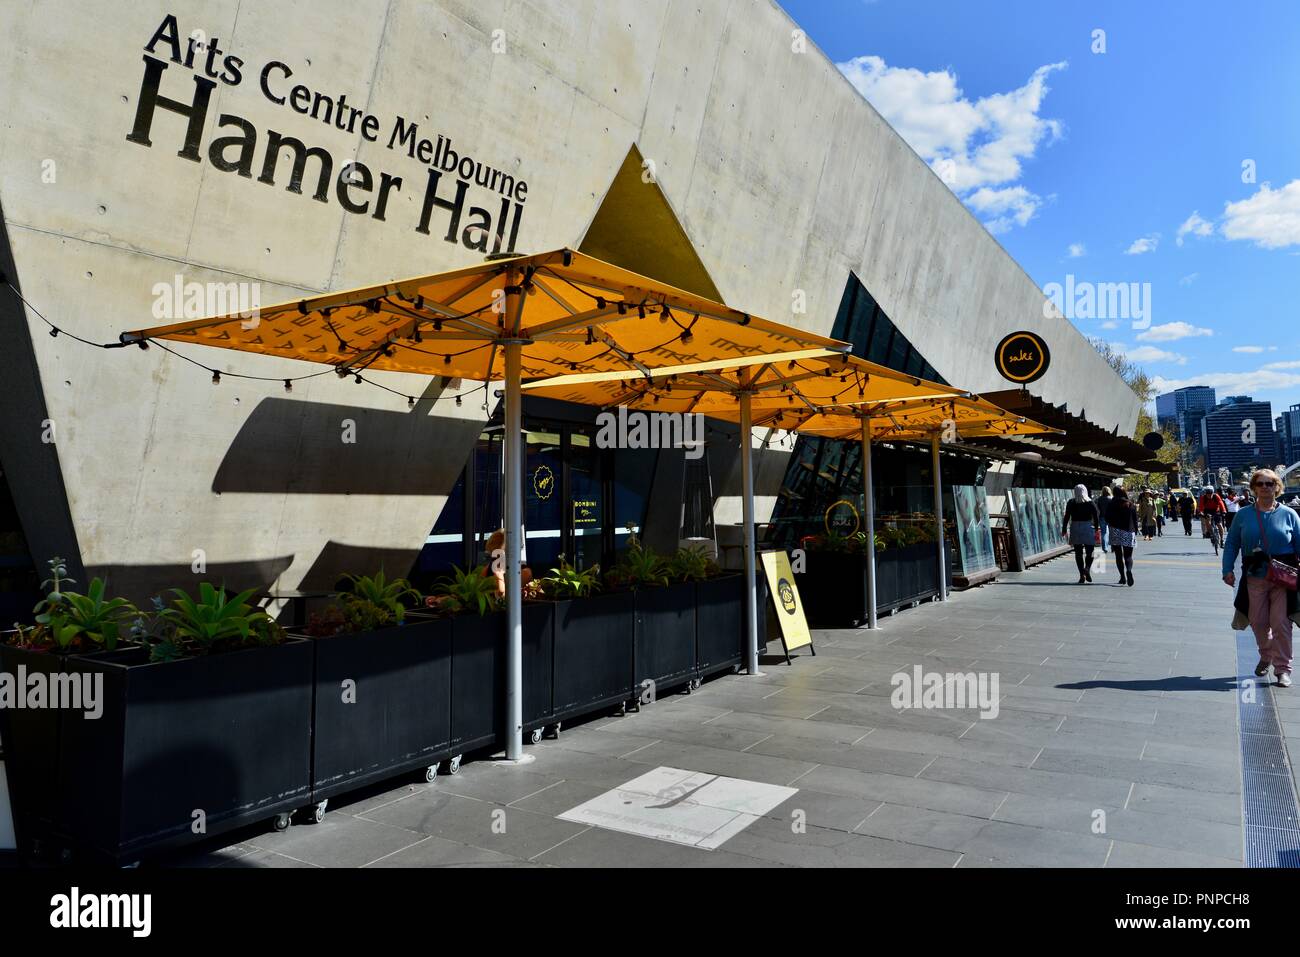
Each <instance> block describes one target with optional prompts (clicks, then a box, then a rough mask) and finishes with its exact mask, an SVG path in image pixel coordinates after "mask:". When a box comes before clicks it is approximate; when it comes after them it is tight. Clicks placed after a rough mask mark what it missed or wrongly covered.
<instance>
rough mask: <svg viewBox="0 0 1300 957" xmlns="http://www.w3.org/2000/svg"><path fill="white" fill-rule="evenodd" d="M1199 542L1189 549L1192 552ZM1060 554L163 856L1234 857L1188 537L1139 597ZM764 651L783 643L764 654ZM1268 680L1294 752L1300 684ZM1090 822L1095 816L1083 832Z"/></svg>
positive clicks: (1224, 689) (557, 859) (1231, 810)
mask: <svg viewBox="0 0 1300 957" xmlns="http://www.w3.org/2000/svg"><path fill="white" fill-rule="evenodd" d="M1196 544H1197V545H1199V544H1200V542H1199V540H1196ZM1112 574H1114V572H1113V570H1112V571H1108V572H1106V573H1104V574H1099V575H1097V576H1096V577H1097V583H1095V584H1093V585H1085V586H1079V585H1077V584H1075V583H1074V582H1075V571H1074V566H1073V562H1072V561H1071V560H1070V558H1068V557H1066V558H1060V559H1055V560H1053V561H1051V562H1049V563H1047V564H1045V565H1042V566H1039V567H1037V568H1034V569H1031V570H1030V571H1028V572H1025V573H1021V574H1009V575H1004V576H1003V577H1002V579H1001V580H999V581H998V582H995V583H992V584H988V585H985V586H982V587H979V588H976V589H973V590H970V591H967V592H962V593H956V594H954V595H953V596H952V598H951V600H950V601H949V602H947V603H937V602H935V603H927V604H924V605H922V606H919V607H917V608H914V609H909V610H906V611H903V612H900V613H897V614H894V615H889V616H885V617H883V618H882V619H881V627H880V629H879V630H878V631H876V632H870V631H867V630H865V629H862V630H819V631H817V632H815V633H814V640H815V641H816V642H817V651H818V654H817V655H816V657H812V656H801V657H799V658H797V659H796V660H795V662H794V664H793V665H786V664H785V662H784V659H783V658H779V657H776V656H770V657H767V658H766V659H765V660H764V663H763V668H764V669H765V673H764V674H763V675H762V676H759V677H753V678H751V677H748V676H744V675H738V676H731V675H727V676H724V677H720V678H717V679H714V680H712V681H709V682H707V683H706V684H705V685H704V687H703V688H701V689H700V690H699V691H697V692H696V693H694V694H684V693H682V694H673V695H669V696H666V697H663V698H660V699H659V700H658V701H656V702H654V703H653V704H651V705H648V706H646V707H643V708H642V709H641V711H640V712H637V713H631V714H628V715H626V716H620V717H615V716H612V715H605V716H600V717H596V718H594V719H592V720H589V721H586V722H584V723H581V724H578V725H576V726H573V727H566V729H565V730H564V732H563V733H562V735H561V737H560V738H559V739H558V740H547V741H543V742H542V743H541V744H539V745H537V746H535V747H533V748H531V749H530V753H531V754H532V755H533V756H534V757H535V760H534V761H533V762H532V763H529V764H526V765H523V766H518V767H512V766H509V765H505V764H503V763H501V762H498V761H493V760H491V759H484V758H483V757H482V756H478V759H477V760H467V761H466V763H465V764H464V765H463V767H462V769H461V772H460V773H459V774H458V775H455V776H453V777H446V776H444V777H439V778H438V780H437V781H436V782H434V783H432V784H426V783H424V782H419V783H412V781H411V780H410V779H407V780H403V781H399V782H392V783H391V784H390V785H389V786H379V787H377V788H375V789H372V791H371V792H370V793H366V794H362V795H355V796H350V797H345V798H341V799H339V800H338V801H336V802H331V810H330V811H329V812H328V813H327V814H326V817H325V821H324V822H323V823H322V824H320V825H314V826H312V825H295V826H294V827H292V828H291V829H290V830H289V831H287V832H284V833H282V834H267V833H256V834H249V833H241V834H237V835H232V836H230V837H229V838H227V839H225V840H222V841H217V842H215V844H214V845H213V846H209V847H206V848H203V849H201V850H200V851H199V852H197V853H194V854H191V855H188V856H185V857H181V858H178V859H177V860H176V861H175V863H180V864H187V865H190V866H215V867H280V866H292V867H329V866H368V867H445V866H521V867H537V866H560V867H592V866H595V867H784V866H803V867H839V866H845V867H864V866H865V867H897V866H904V867H954V866H957V867H1006V866H1011V867H1038V866H1067V867H1103V866H1104V867H1202V868H1203V867H1236V866H1241V862H1242V797H1241V766H1240V743H1239V738H1238V728H1237V716H1236V699H1235V687H1236V685H1235V682H1236V651H1235V643H1234V637H1235V636H1234V633H1233V632H1231V631H1230V630H1229V628H1228V627H1227V622H1228V619H1229V617H1230V610H1229V601H1230V598H1231V594H1230V592H1229V590H1228V589H1227V588H1225V587H1223V586H1222V585H1221V584H1220V583H1219V580H1218V574H1217V571H1216V569H1215V565H1214V563H1213V557H1212V555H1211V554H1210V552H1209V550H1208V546H1207V548H1205V549H1200V548H1195V547H1194V545H1193V544H1192V543H1191V542H1185V541H1181V540H1179V541H1174V542H1166V541H1159V540H1158V541H1157V542H1155V543H1151V544H1145V543H1143V544H1141V545H1140V546H1139V549H1138V555H1137V566H1136V569H1135V576H1136V579H1137V582H1138V584H1137V585H1136V586H1135V587H1133V588H1127V587H1119V586H1115V585H1111V584H1107V582H1109V580H1110V576H1111V575H1112ZM773 647H775V646H773ZM917 665H919V666H921V668H922V669H923V671H925V672H939V673H943V674H949V673H965V672H977V673H978V672H988V673H996V674H997V675H998V681H999V687H998V701H997V704H998V714H997V716H996V717H993V718H982V717H981V716H980V711H979V709H978V708H976V707H965V708H962V709H950V710H944V709H935V710H925V709H910V710H909V709H899V708H896V707H895V706H894V703H893V697H894V693H895V682H894V676H895V675H896V674H900V673H901V674H907V675H911V674H912V669H913V668H914V667H915V666H917ZM1292 694H1293V693H1290V692H1285V691H1281V690H1278V691H1277V692H1276V694H1275V695H1274V697H1275V698H1276V699H1277V709H1278V714H1279V717H1280V720H1281V723H1282V727H1283V732H1284V734H1286V735H1287V736H1288V738H1294V739H1296V740H1297V741H1300V690H1297V691H1296V692H1294V696H1292ZM661 766H666V767H673V768H682V769H685V770H690V771H699V772H706V773H709V774H718V775H723V776H726V777H733V778H739V779H742V780H749V781H755V782H761V783H765V784H775V785H781V786H787V787H792V788H796V789H798V790H797V792H796V793H795V794H794V795H793V796H791V797H790V798H789V799H788V800H786V801H784V802H783V803H782V804H780V805H779V806H777V807H775V808H773V809H771V810H770V811H768V812H767V813H765V814H763V815H762V816H761V817H759V818H758V819H756V820H755V821H754V822H753V823H751V824H750V825H749V826H748V827H747V828H746V829H745V830H743V831H741V832H740V833H738V834H736V835H735V836H733V837H731V838H730V839H728V840H727V841H726V842H725V843H724V844H723V845H722V847H720V848H718V849H716V850H712V851H709V850H702V849H699V848H693V847H686V846H681V845H674V844H670V843H667V842H664V841H658V840H653V839H649V838H644V837H639V836H636V835H631V834H622V833H616V832H613V831H610V830H607V829H604V828H600V827H590V826H587V825H585V824H582V823H577V822H570V821H566V820H561V819H559V818H558V815H560V814H563V813H565V812H567V811H570V810H571V809H573V808H575V807H578V806H579V805H582V804H585V803H586V802H588V801H590V800H592V799H593V798H596V797H598V796H600V795H601V794H604V793H605V792H607V791H609V790H610V789H612V788H614V787H616V786H617V785H620V784H622V783H625V782H627V781H630V780H632V779H634V778H637V777H639V776H641V775H642V774H644V773H646V771H647V769H648V768H654V767H661ZM1099 820H1104V828H1102V829H1100V830H1099V828H1098V821H1099Z"/></svg>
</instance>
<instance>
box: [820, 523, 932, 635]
mask: <svg viewBox="0 0 1300 957" xmlns="http://www.w3.org/2000/svg"><path fill="white" fill-rule="evenodd" d="M951 571H952V569H951V566H949V569H948V573H949V581H950V582H951V580H952V578H951ZM795 578H796V581H797V583H798V585H799V595H800V597H802V598H803V604H804V614H805V617H806V618H807V619H808V625H809V627H812V628H855V627H858V626H859V625H861V624H863V623H864V622H866V621H867V617H868V606H867V601H868V598H867V560H866V556H865V555H854V554H849V553H846V552H815V551H810V552H808V553H807V571H805V572H803V573H802V574H799V575H796V576H795ZM938 593H939V558H938V550H937V548H936V546H935V545H934V543H932V542H920V543H918V544H915V545H904V546H902V547H901V548H887V549H885V550H884V551H878V552H876V611H877V612H878V613H879V612H886V611H892V610H893V609H895V608H899V607H901V606H902V605H908V604H911V603H912V602H916V601H921V600H923V599H925V598H929V597H930V596H932V595H937V594H938Z"/></svg>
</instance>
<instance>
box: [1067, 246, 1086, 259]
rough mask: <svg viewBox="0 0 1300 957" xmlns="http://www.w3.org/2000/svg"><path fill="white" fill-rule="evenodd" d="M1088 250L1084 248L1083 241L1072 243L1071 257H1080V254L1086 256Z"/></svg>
mask: <svg viewBox="0 0 1300 957" xmlns="http://www.w3.org/2000/svg"><path fill="white" fill-rule="evenodd" d="M1087 254H1088V250H1087V249H1085V248H1084V245H1083V243H1070V258H1071V259H1078V258H1079V257H1080V256H1086V255H1087Z"/></svg>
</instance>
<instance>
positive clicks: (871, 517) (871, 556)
mask: <svg viewBox="0 0 1300 957" xmlns="http://www.w3.org/2000/svg"><path fill="white" fill-rule="evenodd" d="M861 421H862V496H863V507H862V511H863V513H864V514H865V515H866V517H867V627H868V628H875V627H876V499H875V488H874V487H873V485H872V481H871V419H870V418H868V417H867V416H865V415H864V416H863V417H862V419H861Z"/></svg>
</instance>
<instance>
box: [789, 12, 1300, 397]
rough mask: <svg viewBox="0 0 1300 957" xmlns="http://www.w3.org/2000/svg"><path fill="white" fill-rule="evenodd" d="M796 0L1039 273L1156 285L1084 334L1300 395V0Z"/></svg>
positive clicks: (1170, 377) (1062, 280) (1174, 377)
mask: <svg viewBox="0 0 1300 957" xmlns="http://www.w3.org/2000/svg"><path fill="white" fill-rule="evenodd" d="M779 2H780V3H781V5H782V6H783V7H784V8H785V9H786V11H787V12H788V13H789V14H790V16H791V17H792V18H793V19H794V20H795V21H796V22H797V23H798V24H799V26H800V27H802V28H803V29H804V30H805V31H806V32H807V35H808V37H809V39H811V40H812V41H813V42H814V43H815V44H816V45H817V46H819V47H820V48H821V49H822V50H823V51H824V52H825V53H826V54H827V55H828V56H829V57H830V58H831V59H832V60H834V61H835V62H836V63H837V64H838V65H839V66H840V69H841V70H842V71H843V72H844V73H845V75H846V76H847V77H849V79H850V80H851V81H852V82H853V83H854V85H855V86H857V87H858V89H859V90H860V91H862V92H863V94H864V95H865V96H866V97H867V99H868V100H870V101H871V102H872V104H873V105H874V106H875V107H876V108H877V109H878V110H879V111H880V112H881V113H882V114H883V115H884V116H885V118H886V119H888V120H889V121H890V122H891V123H892V124H893V125H894V127H895V128H896V129H898V130H899V132H900V133H902V134H903V136H904V137H905V138H906V139H907V140H908V142H909V143H911V144H912V146H913V147H914V148H915V149H916V150H917V152H918V153H920V154H921V155H922V156H923V157H924V158H925V159H926V160H927V162H929V163H930V164H931V166H932V167H933V168H934V169H935V171H936V172H938V173H939V174H940V176H941V177H942V178H943V179H944V181H945V182H947V183H949V185H950V186H951V187H953V189H954V190H955V191H956V192H957V194H958V195H959V196H961V197H962V199H963V200H964V201H965V202H966V205H967V207H968V208H970V209H971V211H972V212H973V213H975V214H976V215H977V216H978V218H979V219H980V220H981V221H983V222H984V223H985V224H986V225H988V226H989V228H990V231H991V232H994V233H995V235H996V236H997V238H998V241H999V242H1001V243H1002V244H1003V245H1004V246H1005V247H1006V249H1007V250H1008V251H1009V252H1010V253H1011V255H1012V256H1014V257H1015V258H1016V259H1017V260H1018V261H1019V262H1020V263H1021V265H1022V266H1023V267H1024V268H1025V270H1026V272H1028V273H1029V275H1030V276H1031V277H1033V279H1034V281H1035V282H1037V283H1038V285H1039V286H1040V287H1044V288H1046V287H1048V285H1049V284H1051V283H1057V284H1060V285H1061V286H1062V287H1064V286H1065V284H1066V282H1067V276H1073V281H1074V284H1075V288H1076V290H1079V289H1083V290H1086V289H1087V287H1081V286H1079V284H1080V283H1091V284H1094V286H1095V285H1096V284H1101V283H1137V284H1140V285H1139V286H1137V287H1136V288H1137V290H1138V293H1139V296H1141V295H1142V293H1143V292H1144V291H1145V289H1146V288H1148V287H1146V286H1144V285H1141V284H1147V283H1149V284H1150V286H1149V290H1150V298H1149V301H1148V300H1147V299H1145V298H1138V299H1134V300H1133V303H1132V304H1131V305H1130V309H1129V311H1128V312H1127V313H1125V314H1123V315H1119V316H1116V315H1108V316H1100V317H1098V316H1096V315H1095V314H1094V316H1093V317H1080V316H1079V315H1077V314H1075V313H1077V312H1079V311H1081V310H1071V312H1069V313H1067V315H1071V317H1072V318H1073V319H1074V321H1075V324H1076V325H1077V326H1078V327H1079V328H1080V330H1082V331H1083V332H1084V333H1085V334H1087V335H1089V336H1096V337H1101V338H1104V339H1105V340H1106V341H1108V342H1111V343H1114V344H1116V345H1118V346H1119V347H1120V348H1122V349H1123V350H1124V351H1125V352H1126V354H1128V355H1129V356H1130V357H1131V358H1133V359H1134V360H1135V361H1138V362H1139V364H1140V365H1142V367H1143V368H1145V369H1146V371H1147V372H1148V373H1150V374H1151V375H1152V376H1154V377H1156V378H1157V384H1158V385H1160V386H1161V387H1162V390H1163V389H1167V388H1174V387H1177V386H1181V385H1201V384H1203V385H1211V386H1214V387H1215V389H1216V390H1217V393H1218V395H1219V397H1220V398H1222V397H1223V396H1225V395H1235V394H1241V393H1245V394H1252V395H1254V396H1255V397H1256V398H1258V399H1261V400H1267V401H1270V402H1272V404H1273V412H1274V415H1276V414H1277V413H1279V412H1280V411H1282V410H1283V409H1285V408H1287V407H1288V406H1290V405H1292V404H1295V403H1300V335H1298V334H1297V333H1300V313H1298V312H1297V309H1296V306H1295V303H1296V301H1297V298H1298V296H1297V294H1298V293H1300V52H1297V51H1300V2H1296V0H1263V2H1253V3H1249V4H1229V3H1217V2H1210V0H1186V2H1178V3H1174V2H1155V0H1151V2H1132V0H1129V2H1117V0H1088V2H1083V0H1050V2H1049V0H983V2H978V3H976V2H969V0H925V2H919V0H779ZM1098 30H1101V31H1104V36H1098V35H1097V34H1096V33H1095V31H1098ZM1102 43H1104V52H1094V48H1100V47H1101V46H1102ZM1243 164H1247V166H1246V167H1243ZM1252 171H1253V180H1254V181H1253V182H1252V181H1249V180H1250V179H1251V175H1250V174H1251V172H1252ZM1081 294H1082V293H1079V292H1077V291H1076V296H1078V295H1081ZM1060 301H1061V302H1062V304H1063V305H1065V304H1066V302H1065V298H1064V295H1062V296H1061V300H1060ZM1078 303H1079V300H1078V299H1076V300H1075V304H1078ZM1139 303H1140V304H1141V305H1142V306H1143V307H1149V308H1147V309H1146V311H1147V312H1148V313H1149V319H1150V326H1149V328H1143V320H1142V315H1141V310H1138V309H1135V308H1134V306H1136V305H1137V304H1139ZM1112 311H1115V310H1112ZM1135 323H1136V324H1137V328H1135Z"/></svg>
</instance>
